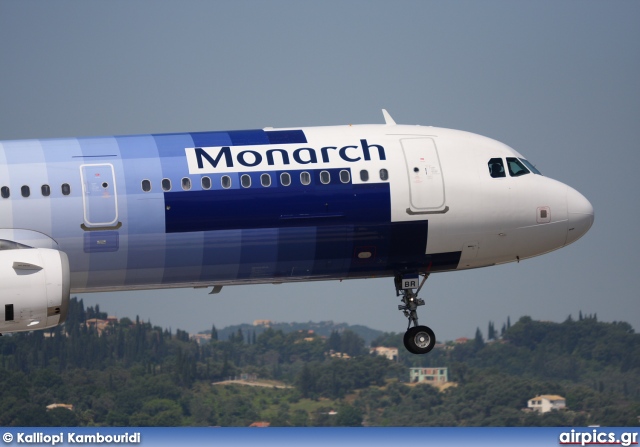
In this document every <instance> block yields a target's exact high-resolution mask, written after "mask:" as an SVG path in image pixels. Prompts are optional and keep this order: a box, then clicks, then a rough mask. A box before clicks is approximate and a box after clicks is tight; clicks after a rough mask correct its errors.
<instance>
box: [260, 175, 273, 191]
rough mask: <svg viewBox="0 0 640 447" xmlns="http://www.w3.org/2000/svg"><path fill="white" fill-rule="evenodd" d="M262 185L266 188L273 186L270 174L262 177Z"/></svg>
mask: <svg viewBox="0 0 640 447" xmlns="http://www.w3.org/2000/svg"><path fill="white" fill-rule="evenodd" d="M260 184H261V185H262V186H264V187H265V188H267V187H269V186H271V176H270V175H269V174H262V175H261V176H260Z"/></svg>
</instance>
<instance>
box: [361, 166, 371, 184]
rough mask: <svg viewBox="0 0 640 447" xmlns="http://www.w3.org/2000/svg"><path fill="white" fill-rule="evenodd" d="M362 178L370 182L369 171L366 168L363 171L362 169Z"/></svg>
mask: <svg viewBox="0 0 640 447" xmlns="http://www.w3.org/2000/svg"><path fill="white" fill-rule="evenodd" d="M360 180H362V181H363V182H368V181H369V171H367V170H366V169H363V170H362V171H360Z"/></svg>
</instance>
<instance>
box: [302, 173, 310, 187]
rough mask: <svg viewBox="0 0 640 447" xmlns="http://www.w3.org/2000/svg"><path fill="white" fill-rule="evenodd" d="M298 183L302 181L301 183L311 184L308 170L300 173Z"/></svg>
mask: <svg viewBox="0 0 640 447" xmlns="http://www.w3.org/2000/svg"><path fill="white" fill-rule="evenodd" d="M300 183H302V184H303V185H309V184H311V176H310V175H309V173H308V172H301V173H300Z"/></svg>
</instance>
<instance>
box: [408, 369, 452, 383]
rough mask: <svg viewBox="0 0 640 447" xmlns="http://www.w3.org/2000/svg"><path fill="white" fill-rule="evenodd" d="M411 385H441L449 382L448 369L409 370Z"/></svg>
mask: <svg viewBox="0 0 640 447" xmlns="http://www.w3.org/2000/svg"><path fill="white" fill-rule="evenodd" d="M409 381H410V382H411V383H421V382H424V383H430V384H432V385H435V384H443V383H447V382H448V381H449V369H448V368H409Z"/></svg>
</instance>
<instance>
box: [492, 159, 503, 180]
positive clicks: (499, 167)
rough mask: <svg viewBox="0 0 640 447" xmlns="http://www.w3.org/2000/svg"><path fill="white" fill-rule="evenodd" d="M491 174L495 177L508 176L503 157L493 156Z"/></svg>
mask: <svg viewBox="0 0 640 447" xmlns="http://www.w3.org/2000/svg"><path fill="white" fill-rule="evenodd" d="M489 174H491V177H493V178H499V177H506V176H507V174H505V172H504V164H503V162H502V158H492V159H491V160H489Z"/></svg>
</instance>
